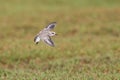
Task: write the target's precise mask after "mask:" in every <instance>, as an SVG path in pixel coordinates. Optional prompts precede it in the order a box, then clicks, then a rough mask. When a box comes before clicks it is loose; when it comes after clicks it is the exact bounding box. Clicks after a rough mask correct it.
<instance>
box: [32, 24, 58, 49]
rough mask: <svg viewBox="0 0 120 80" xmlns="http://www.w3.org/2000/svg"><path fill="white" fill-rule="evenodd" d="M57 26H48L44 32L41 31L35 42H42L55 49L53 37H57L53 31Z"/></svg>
mask: <svg viewBox="0 0 120 80" xmlns="http://www.w3.org/2000/svg"><path fill="white" fill-rule="evenodd" d="M55 26H56V22H52V23H50V24H48V25H47V26H46V27H45V28H44V29H43V30H41V31H40V32H39V33H38V34H37V35H36V36H35V38H34V42H35V43H36V44H38V43H39V42H40V40H42V41H43V42H45V43H46V44H48V45H50V46H52V47H54V46H55V45H54V42H53V41H52V39H51V36H54V35H57V34H56V33H55V32H53V31H51V30H52V29H54V27H55Z"/></svg>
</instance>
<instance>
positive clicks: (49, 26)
mask: <svg viewBox="0 0 120 80" xmlns="http://www.w3.org/2000/svg"><path fill="white" fill-rule="evenodd" d="M55 25H56V22H52V23H50V24H49V25H48V26H47V27H46V28H45V29H47V30H52V29H53V28H54V27H55Z"/></svg>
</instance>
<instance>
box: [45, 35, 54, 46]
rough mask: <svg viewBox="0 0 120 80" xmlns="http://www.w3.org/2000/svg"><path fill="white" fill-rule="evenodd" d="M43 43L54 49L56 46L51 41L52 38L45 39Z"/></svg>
mask: <svg viewBox="0 0 120 80" xmlns="http://www.w3.org/2000/svg"><path fill="white" fill-rule="evenodd" d="M43 41H44V42H45V43H46V44H48V45H50V46H52V47H54V46H55V45H54V43H53V41H52V40H51V38H50V37H49V36H48V37H46V38H44V39H43Z"/></svg>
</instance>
